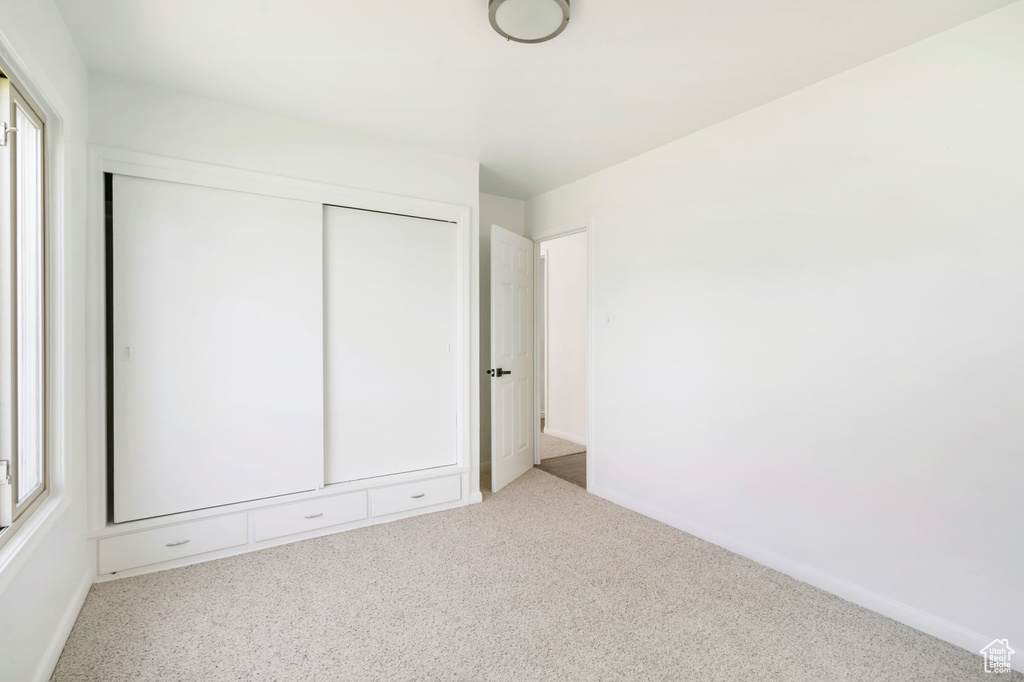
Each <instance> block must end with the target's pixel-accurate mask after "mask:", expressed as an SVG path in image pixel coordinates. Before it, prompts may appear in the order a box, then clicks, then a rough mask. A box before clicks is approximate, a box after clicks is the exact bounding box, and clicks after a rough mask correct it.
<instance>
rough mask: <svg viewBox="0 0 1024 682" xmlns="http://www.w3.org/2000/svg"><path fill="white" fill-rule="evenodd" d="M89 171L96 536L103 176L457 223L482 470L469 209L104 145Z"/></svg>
mask: <svg viewBox="0 0 1024 682" xmlns="http://www.w3.org/2000/svg"><path fill="white" fill-rule="evenodd" d="M88 173H89V178H88V182H89V184H88V192H89V196H88V205H87V209H88V217H87V222H86V244H87V246H86V248H87V256H86V260H87V266H86V274H87V278H88V288H87V293H86V318H87V319H89V320H90V321H94V322H95V324H91V326H90V329H89V332H88V343H87V350H86V356H87V357H86V368H87V376H88V386H87V392H88V399H87V403H88V408H87V409H88V413H89V416H90V420H89V421H90V423H91V424H96V425H102V426H100V427H99V428H96V429H95V430H94V431H92V433H90V437H89V439H88V444H87V447H86V470H87V473H86V475H87V478H88V483H87V487H88V495H87V502H88V510H87V522H88V531H89V532H90V533H98V532H102V531H103V530H104V529H106V527H107V461H106V458H107V438H106V428H105V423H106V413H107V408H106V404H107V403H106V401H107V396H106V336H105V328H106V293H105V292H106V282H105V272H106V252H105V246H104V244H105V231H106V222H105V206H104V181H103V174H104V173H117V174H121V175H130V176H134V177H141V178H150V179H154V180H166V181H170V182H180V183H185V184H191V185H199V186H203V187H213V188H218V189H228V190H234V191H239V192H249V193H253V194H262V195H266V196H276V197H282V198H288V199H300V200H305V201H313V202H317V203H321V204H329V205H334V206H343V207H351V208H361V209H366V210H371V211H382V212H387V213H399V214H403V215H409V216H413V217H419V218H431V219H434V220H445V221H448V222H452V223H455V224H456V225H457V226H458V231H459V238H458V248H459V263H458V267H459V272H458V288H457V293H458V299H459V315H458V329H457V340H456V346H457V347H456V353H457V358H458V369H457V372H458V377H457V380H458V403H457V411H458V413H457V415H456V419H457V423H458V436H457V448H458V460H457V462H458V464H457V468H458V469H459V470H462V469H463V468H468V469H469V470H470V471H476V472H478V471H479V467H480V459H479V458H480V447H479V438H477V437H476V436H477V435H478V432H477V430H476V427H475V425H474V418H475V417H476V410H478V409H479V408H478V395H477V392H476V390H474V387H475V386H476V383H477V374H476V371H477V364H478V360H475V359H474V358H477V354H476V352H475V348H474V343H475V339H476V335H475V334H474V333H473V332H474V322H476V320H477V315H478V313H476V312H475V311H476V309H477V307H478V306H477V305H475V301H476V297H477V296H478V291H479V288H478V287H479V284H478V282H477V281H476V279H477V275H476V270H475V268H474V258H476V257H477V253H476V252H477V251H478V250H479V247H478V245H477V241H476V236H475V235H474V232H475V231H474V229H473V221H472V215H471V209H470V207H469V206H461V205H457V204H447V203H441V202H436V201H429V200H424V199H416V198H413V197H403V196H399V195H395V194H386V193H383V192H374V191H369V190H362V189H356V188H351V187H344V186H340V185H333V184H329V183H323V182H316V181H312V180H305V179H301V178H290V177H285V176H277V175H272V174H268V173H261V172H256V171H248V170H242V169H238V168H229V167H227V166H217V165H213V164H207V163H200V162H195V161H186V160H182V159H173V158H170V157H164V156H157V155H153V154H146V153H142V152H135V151H129V150H124V149H115V148H111V147H103V146H98V145H90V147H89V159H88ZM474 363H477V364H474ZM478 478H479V477H478V476H468V475H467V476H466V477H465V479H466V480H467V481H469V485H470V491H469V501H470V503H472V502H479V501H480V499H481V498H480V492H479V483H478Z"/></svg>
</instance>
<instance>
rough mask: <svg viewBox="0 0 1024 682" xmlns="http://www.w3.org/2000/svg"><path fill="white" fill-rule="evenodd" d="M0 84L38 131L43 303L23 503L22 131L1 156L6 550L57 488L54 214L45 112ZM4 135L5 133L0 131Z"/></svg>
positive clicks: (10, 113)
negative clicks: (32, 469)
mask: <svg viewBox="0 0 1024 682" xmlns="http://www.w3.org/2000/svg"><path fill="white" fill-rule="evenodd" d="M0 79H2V81H3V83H2V85H0V88H2V90H4V91H5V92H4V93H2V95H3V96H2V97H0V103H2V107H3V109H4V111H3V112H2V113H3V116H2V119H0V120H2V121H3V122H5V123H7V125H8V127H9V128H17V114H18V112H19V110H20V112H21V113H22V114H23V115H24V116H26V117H27V118H28V119H30V121H31V122H32V124H33V125H34V126H36V127H37V129H38V131H39V156H38V163H39V183H40V187H39V190H40V191H39V205H38V207H37V209H38V211H39V252H38V254H36V265H37V267H38V271H37V273H38V274H37V275H36V279H37V285H38V287H39V298H38V306H39V309H38V311H37V314H38V320H39V321H38V324H39V327H38V328H39V331H40V334H41V338H40V339H39V376H38V390H39V405H40V415H39V416H40V421H39V424H38V429H39V444H40V457H41V460H42V461H41V472H40V473H41V477H40V484H39V485H38V486H37V487H36V489H35V490H33V491H32V493H31V494H30V495H29V496H28V497H27V498H25V499H24V500H22V501H20V502H19V500H18V498H19V496H20V485H19V484H20V481H21V478H20V475H19V461H18V460H19V455H20V453H19V443H20V440H19V434H18V423H19V381H20V379H21V374H22V372H21V369H22V368H21V367H20V365H19V358H20V357H21V355H20V353H19V344H18V337H19V328H18V307H19V301H18V295H19V290H20V289H19V284H20V272H19V267H18V261H19V254H18V247H19V236H20V235H19V225H18V217H19V208H20V207H19V201H18V200H19V197H18V179H19V178H18V163H17V154H18V150H19V140H18V138H19V132H20V131H17V130H15V131H9V132H8V133H7V140H6V144H5V145H0V150H2V151H0V154H2V155H3V157H4V158H3V160H2V163H0V177H2V178H3V182H4V183H6V184H7V185H8V186H7V188H6V189H0V191H3V192H7V197H8V201H9V206H10V210H9V211H5V212H4V214H5V215H3V216H0V236H2V238H3V241H4V244H3V245H2V248H0V254H2V258H3V262H2V263H0V266H2V267H0V273H3V275H2V276H3V280H4V281H3V282H2V287H0V290H2V292H3V295H2V299H3V300H2V301H0V308H2V313H0V317H2V327H0V329H2V331H3V334H4V335H5V336H6V337H7V338H6V339H4V343H3V344H2V368H0V374H6V375H7V376H8V377H9V379H8V380H7V381H4V382H3V389H2V390H3V393H4V396H3V401H2V402H3V407H4V410H5V411H6V412H8V414H4V415H3V419H2V421H0V428H3V431H2V432H0V439H2V443H3V450H2V452H0V459H6V460H8V461H9V462H10V464H9V465H8V471H9V474H10V476H11V517H12V518H11V524H10V525H9V526H7V527H5V528H2V529H0V547H3V546H4V545H5V544H6V543H7V542H8V541H9V540H10V539H11V538H12V537H13V536H14V535H15V533H16V532H17V530H18V528H19V527H21V526H22V525H24V524H25V522H26V521H27V520H28V519H29V517H30V516H32V514H33V513H34V512H35V511H36V510H37V509H39V508H40V507H41V506H42V503H43V501H44V500H45V499H46V498H47V497H48V496H49V493H50V491H51V489H52V482H51V470H52V467H51V461H50V460H51V448H50V411H51V410H50V358H49V355H50V350H51V349H50V345H51V344H50V314H51V310H50V296H49V294H50V291H49V289H50V286H49V277H50V272H49V269H50V264H49V258H50V249H49V231H50V221H49V211H50V192H49V188H50V183H49V170H50V163H49V161H50V159H49V150H48V131H47V123H46V118H45V117H44V116H43V115H42V114H40V111H41V110H42V109H41V108H40V107H39V106H38V105H37V104H36V103H35V102H34V101H33V100H32V99H31V98H30V97H29V96H28V95H26V94H25V93H24V91H23V90H22V89H20V88H19V87H18V85H17V83H16V82H15V81H14V80H13V79H11V78H10V77H9V76H7V75H5V73H4V72H3V71H0ZM0 134H3V133H2V132H0Z"/></svg>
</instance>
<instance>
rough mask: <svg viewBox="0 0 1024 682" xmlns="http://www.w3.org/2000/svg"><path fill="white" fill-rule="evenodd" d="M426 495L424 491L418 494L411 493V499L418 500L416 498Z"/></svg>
mask: <svg viewBox="0 0 1024 682" xmlns="http://www.w3.org/2000/svg"><path fill="white" fill-rule="evenodd" d="M426 496H427V494H426V493H420V494H419V495H413V496H412V499H414V500H418V499H420V498H421V497H426Z"/></svg>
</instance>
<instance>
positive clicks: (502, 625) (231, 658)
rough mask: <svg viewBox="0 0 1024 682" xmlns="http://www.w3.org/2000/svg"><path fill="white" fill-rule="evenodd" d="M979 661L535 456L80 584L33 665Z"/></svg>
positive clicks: (140, 673)
mask: <svg viewBox="0 0 1024 682" xmlns="http://www.w3.org/2000/svg"><path fill="white" fill-rule="evenodd" d="M1018 648H1019V647H1018ZM994 677H995V676H993V675H985V674H984V673H983V672H982V661H981V658H980V657H979V656H976V655H972V654H970V653H968V652H966V651H963V650H961V649H958V648H956V647H954V646H951V645H949V644H945V643H943V642H941V641H939V640H937V639H935V638H933V637H929V636H928V635H925V634H922V633H920V632H917V631H915V630H912V629H910V628H908V627H905V626H903V625H899V624H898V623H895V622H893V621H891V620H889V619H887V618H884V617H882V616H879V615H877V614H874V613H871V612H870V611H866V610H864V609H862V608H859V607H857V606H854V605H852V604H850V603H848V602H844V601H843V600H841V599H839V598H837V597H834V596H831V595H829V594H826V593H824V592H821V591H820V590H817V589H815V588H813V587H810V586H808V585H805V584H803V583H800V582H797V581H795V580H792V579H790V578H787V577H786V576H784V575H781V574H779V573H776V572H774V571H772V570H770V569H767V568H764V567H762V566H760V565H758V564H755V563H753V562H752V561H748V560H747V559H744V558H741V557H739V556H737V555H735V554H731V553H729V552H727V551H725V550H723V549H721V548H719V547H716V546H714V545H711V544H708V543H706V542H704V541H702V540H698V539H696V538H694V537H692V536H690V535H687V534H685V533H681V532H679V531H677V530H674V529H672V528H670V527H668V526H665V525H662V524H660V523H658V522H656V521H652V520H650V519H647V518H645V517H643V516H640V515H639V514H635V513H633V512H630V511H627V510H625V509H623V508H621V507H618V506H616V505H613V504H611V503H609V502H605V501H603V500H601V499H599V498H597V497H594V496H592V495H590V494H588V493H587V492H586V491H584V490H582V489H580V488H578V487H576V486H574V485H572V484H569V483H566V482H564V481H561V480H559V479H557V478H555V477H553V476H550V475H548V474H545V473H544V472H541V471H539V470H537V469H533V470H531V471H529V472H528V473H527V474H526V475H525V476H523V477H522V478H521V479H520V480H519V481H517V482H515V483H513V484H511V485H510V486H509V487H507V488H506V489H504V490H502V491H501V492H500V493H497V494H495V495H492V496H489V497H488V498H487V501H485V502H484V503H483V504H478V505H474V506H471V507H466V508H461V509H457V510H453V511H447V512H441V513H438V514H430V515H426V516H420V517H417V518H413V519H407V520H404V521H398V522H395V523H390V524H386V525H382V526H376V527H370V528H363V529H360V530H355V531H351V532H348V533H342V534H338V535H333V536H328V537H323V538H318V539H315V540H308V541H305V542H301V543H296V544H292V545H285V546H282V547H275V548H271V549H267V550H264V551H261V552H256V553H252V554H245V555H242V556H238V557H233V558H229V559H222V560H220V561H215V562H210V563H205V564H199V565H196V566H190V567H186V568H180V569H175V570H172V571H165V572H162V573H155V574H151V575H146V576H140V577H137V578H126V579H123V580H118V581H114V582H109V583H103V584H100V585H96V586H95V587H93V589H92V591H91V592H90V593H89V597H88V599H87V600H86V603H85V607H84V608H83V609H82V613H81V615H80V616H79V618H78V621H77V623H76V624H75V627H74V630H73V631H72V633H71V637H70V639H69V640H68V644H67V647H66V648H65V650H64V653H63V655H62V656H61V658H60V661H59V663H58V665H57V669H56V671H55V672H54V675H53V679H54V680H61V681H63V680H103V681H104V682H115V681H118V680H130V681H132V682H139V681H142V680H189V681H192V680H204V681H205V680H358V681H364V680H673V681H675V680H695V681H696V680H701V681H703V680H743V681H744V682H746V681H749V680H765V681H782V680H787V681H788V680H791V681H794V682H797V681H798V682H806V681H808V680H829V681H833V680H843V681H845V682H850V681H864V682H878V681H879V680H921V681H922V682H924V681H927V682H939V681H947V680H948V681H952V680H979V681H982V680H988V682H991V680H992V679H993V678H994ZM999 678H1000V679H1001V680H1004V681H1005V680H1017V681H1018V682H1019V681H1020V680H1022V679H1024V677H1022V676H1020V675H1001V676H999Z"/></svg>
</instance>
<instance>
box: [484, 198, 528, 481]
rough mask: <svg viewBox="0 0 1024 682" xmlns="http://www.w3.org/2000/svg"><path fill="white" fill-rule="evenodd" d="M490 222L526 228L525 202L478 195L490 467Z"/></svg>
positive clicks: (488, 462)
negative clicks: (488, 372) (488, 374)
mask: <svg viewBox="0 0 1024 682" xmlns="http://www.w3.org/2000/svg"><path fill="white" fill-rule="evenodd" d="M491 225H499V226H501V227H504V228H505V229H506V230H511V231H512V232H515V233H516V234H523V232H524V231H525V229H526V202H524V201H520V200H519V199H506V198H505V197H499V196H496V195H494V194H481V195H480V464H481V467H482V468H483V470H484V471H489V470H490V468H491V378H490V377H489V376H487V374H486V372H487V370H488V369H489V368H490V366H491Z"/></svg>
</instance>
